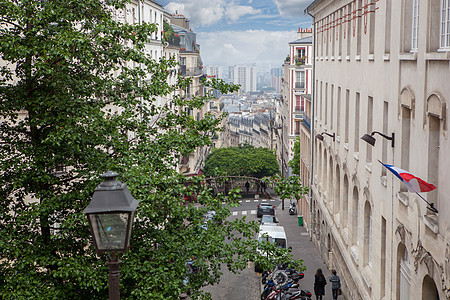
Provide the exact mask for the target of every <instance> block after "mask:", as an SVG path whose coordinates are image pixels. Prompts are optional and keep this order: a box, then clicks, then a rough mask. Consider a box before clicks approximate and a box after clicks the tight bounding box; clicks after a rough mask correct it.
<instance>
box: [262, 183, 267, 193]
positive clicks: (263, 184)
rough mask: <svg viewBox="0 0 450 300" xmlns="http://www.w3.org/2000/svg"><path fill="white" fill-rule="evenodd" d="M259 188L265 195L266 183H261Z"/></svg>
mask: <svg viewBox="0 0 450 300" xmlns="http://www.w3.org/2000/svg"><path fill="white" fill-rule="evenodd" d="M261 186H262V191H263V193H265V192H266V187H267V185H266V183H265V182H263V183H261Z"/></svg>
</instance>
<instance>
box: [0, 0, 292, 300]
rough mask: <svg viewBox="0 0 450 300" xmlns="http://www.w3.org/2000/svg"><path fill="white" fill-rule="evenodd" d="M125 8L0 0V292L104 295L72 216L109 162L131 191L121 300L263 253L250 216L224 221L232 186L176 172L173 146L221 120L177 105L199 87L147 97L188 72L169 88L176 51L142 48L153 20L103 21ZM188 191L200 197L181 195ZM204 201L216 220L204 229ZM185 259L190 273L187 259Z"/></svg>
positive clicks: (166, 293)
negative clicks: (220, 190) (216, 188)
mask: <svg viewBox="0 0 450 300" xmlns="http://www.w3.org/2000/svg"><path fill="white" fill-rule="evenodd" d="M124 5H125V2H124V1H121V0H103V1H99V0H83V1H72V0H64V1H61V0H21V1H16V0H9V1H8V0H7V1H2V2H1V3H0V52H1V54H2V62H1V64H0V65H1V67H0V121H1V123H0V134H1V135H0V183H1V184H0V298H2V299H106V298H107V293H108V269H107V266H106V263H105V262H106V255H97V254H96V253H95V250H94V247H93V245H92V243H91V242H90V238H91V237H90V233H89V230H88V225H87V221H86V219H85V216H84V215H83V214H82V211H83V209H84V208H85V207H86V206H87V205H88V203H89V201H90V199H91V197H92V193H93V191H94V189H95V187H96V186H97V185H98V184H99V182H100V179H99V176H100V175H101V174H102V173H103V172H105V171H107V170H113V171H116V172H118V173H119V174H120V178H118V179H119V180H121V181H122V182H126V183H127V185H128V188H129V189H130V191H131V193H132V195H133V196H134V197H135V198H136V199H139V200H140V205H139V207H138V211H137V216H136V221H135V226H134V229H133V236H132V241H131V249H130V251H128V252H127V254H125V255H122V256H121V260H122V261H123V264H122V267H121V280H120V284H121V287H120V289H121V295H122V297H123V298H128V299H176V298H177V295H178V294H179V293H181V292H186V291H188V290H192V293H193V296H195V295H197V294H198V291H199V290H201V288H202V287H203V286H205V285H208V284H213V283H216V282H217V281H218V279H219V276H220V274H221V273H220V267H221V266H222V265H226V266H227V267H228V268H229V269H230V270H232V271H234V272H237V271H239V270H240V269H243V268H245V267H246V266H247V261H248V260H258V261H259V260H262V259H264V258H260V257H258V256H256V254H255V253H256V251H255V249H256V247H257V243H256V242H255V240H254V236H255V231H256V230H257V224H256V223H254V222H253V223H252V222H245V220H242V219H237V220H235V221H228V220H227V219H226V217H227V216H228V215H229V214H230V212H229V206H227V205H225V206H223V205H222V201H228V202H229V205H237V204H236V203H237V201H236V195H237V194H236V193H235V191H232V193H230V195H227V197H226V198H225V197H224V196H225V195H222V194H218V195H217V197H213V196H212V193H211V190H210V189H209V187H208V185H206V184H204V180H203V179H202V178H193V179H192V178H191V179H189V180H188V179H187V178H183V176H181V175H179V174H177V173H176V171H175V170H176V165H177V162H178V160H179V158H180V157H181V155H182V154H185V153H190V152H192V151H193V150H194V149H196V148H197V147H199V146H204V145H208V144H210V143H211V141H210V138H209V136H211V133H214V132H215V131H216V128H217V126H218V124H219V122H220V120H218V119H217V118H213V117H211V116H209V115H206V116H205V118H203V119H202V120H194V119H193V118H192V117H191V116H190V115H188V114H187V113H185V111H186V110H184V109H181V108H182V107H188V108H190V109H194V108H201V107H202V106H203V105H204V104H205V103H206V102H207V101H208V100H207V99H206V98H204V97H200V98H194V99H182V98H180V97H177V96H173V97H172V98H171V99H170V103H167V104H166V105H163V106H158V105H156V99H157V98H158V97H159V96H167V95H172V94H173V93H172V92H173V91H175V90H178V89H184V88H185V87H186V85H187V84H189V82H188V81H186V80H184V79H182V78H178V81H177V83H176V84H175V85H170V84H168V80H167V76H168V70H170V69H171V68H173V67H174V66H175V65H176V63H175V61H173V60H171V59H168V60H164V59H162V60H161V61H155V60H153V59H152V58H151V57H150V56H149V55H147V54H146V53H144V52H143V49H144V46H145V43H147V42H149V39H150V35H151V33H152V32H153V31H155V30H156V26H155V25H153V24H136V25H129V24H123V23H120V22H116V21H114V19H113V18H112V13H113V12H114V11H115V9H123V8H124ZM112 8H113V9H112ZM148 74H151V76H150V77H149V76H148ZM207 84H209V85H211V86H213V87H215V88H218V89H220V90H221V91H222V92H227V91H230V90H234V89H235V87H233V86H228V85H226V84H224V83H223V82H220V81H211V82H209V83H207ZM180 129H181V130H180ZM187 181H192V182H187ZM192 192H195V193H196V195H197V200H198V202H199V204H200V207H198V205H195V206H194V205H189V204H185V203H183V195H184V194H186V193H192ZM208 210H215V211H216V217H217V218H218V219H219V220H222V223H220V222H217V223H216V222H209V223H208V224H207V225H208V226H206V227H205V226H203V225H204V224H203V220H204V219H203V215H204V213H205V212H206V211H208ZM269 247H270V245H269ZM272 251H280V250H276V249H273V250H272ZM273 253H275V252H273ZM275 256H276V257H284V256H283V253H280V252H276V253H275ZM194 257H195V264H197V266H199V267H201V269H200V272H199V273H198V274H193V273H191V272H189V271H188V268H187V266H186V262H187V261H190V260H192V259H193V258H194ZM267 263H269V262H267Z"/></svg>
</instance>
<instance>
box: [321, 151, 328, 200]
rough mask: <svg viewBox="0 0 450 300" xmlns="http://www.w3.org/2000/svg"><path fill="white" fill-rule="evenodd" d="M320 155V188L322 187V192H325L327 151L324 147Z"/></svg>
mask: <svg viewBox="0 0 450 300" xmlns="http://www.w3.org/2000/svg"><path fill="white" fill-rule="evenodd" d="M322 157H323V159H322V188H323V189H324V191H323V192H325V191H326V188H327V153H326V151H325V147H324V149H323V154H322Z"/></svg>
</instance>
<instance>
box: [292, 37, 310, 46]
mask: <svg viewBox="0 0 450 300" xmlns="http://www.w3.org/2000/svg"><path fill="white" fill-rule="evenodd" d="M291 44H312V36H308V37H305V38H302V39H298V40H295V41H293V42H290V43H289V45H291Z"/></svg>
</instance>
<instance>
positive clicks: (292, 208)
mask: <svg viewBox="0 0 450 300" xmlns="http://www.w3.org/2000/svg"><path fill="white" fill-rule="evenodd" d="M296 213H297V207H296V204H295V201H291V204H290V205H289V214H290V215H295V214H296Z"/></svg>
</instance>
